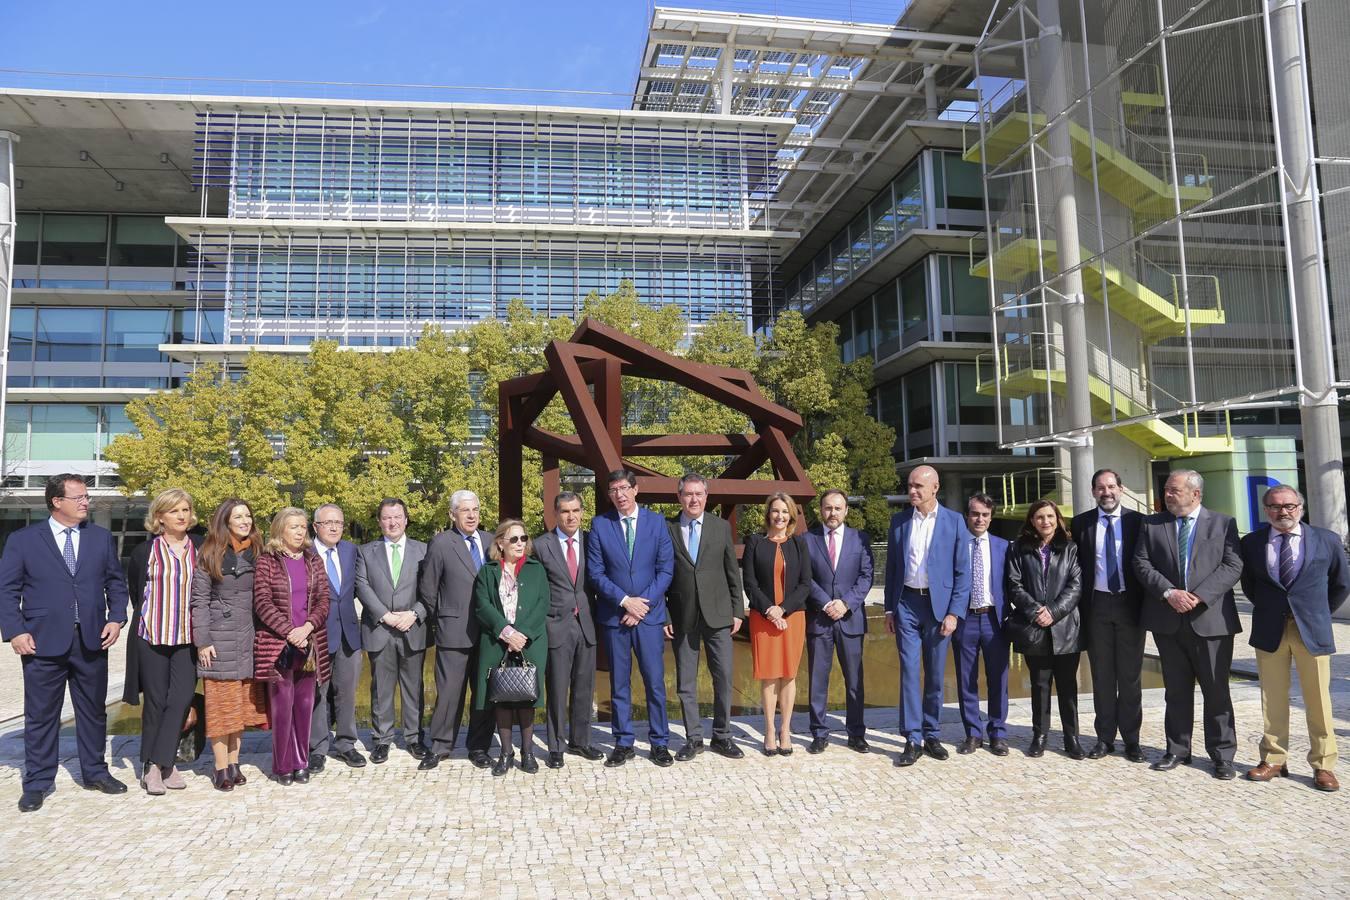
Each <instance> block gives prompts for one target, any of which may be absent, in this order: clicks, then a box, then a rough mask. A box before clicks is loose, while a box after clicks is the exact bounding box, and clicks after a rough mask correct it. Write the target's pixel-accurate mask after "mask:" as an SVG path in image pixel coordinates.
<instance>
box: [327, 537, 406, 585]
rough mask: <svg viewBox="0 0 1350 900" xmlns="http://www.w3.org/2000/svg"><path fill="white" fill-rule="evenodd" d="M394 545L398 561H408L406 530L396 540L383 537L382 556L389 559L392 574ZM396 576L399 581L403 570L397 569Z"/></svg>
mask: <svg viewBox="0 0 1350 900" xmlns="http://www.w3.org/2000/svg"><path fill="white" fill-rule="evenodd" d="M395 547H397V548H398V558H399V562H400V563H406V562H407V561H408V534H407V532H404V533H403V535H402V536H401V537H399V539H398V540H396V541H391V540H389V538H385V539H384V558H385V559H386V560H388V561H389V572H390V574H392V573H393V571H394V548H395ZM333 558H334V559H336V558H337V554H336V553H334V554H333ZM398 577H399V580H400V581H401V580H402V579H403V572H402V570H400V571H399V573H398Z"/></svg>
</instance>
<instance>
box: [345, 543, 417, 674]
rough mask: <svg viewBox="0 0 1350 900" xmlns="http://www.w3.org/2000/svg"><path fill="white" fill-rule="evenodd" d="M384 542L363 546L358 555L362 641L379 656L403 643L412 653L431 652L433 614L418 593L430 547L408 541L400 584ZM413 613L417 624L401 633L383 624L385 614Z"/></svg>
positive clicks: (405, 547) (357, 592) (357, 584)
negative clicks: (394, 643)
mask: <svg viewBox="0 0 1350 900" xmlns="http://www.w3.org/2000/svg"><path fill="white" fill-rule="evenodd" d="M384 544H385V541H384V538H383V537H382V538H380V539H379V540H376V541H371V542H370V543H368V544H362V545H361V546H360V547H358V548H357V551H356V578H355V582H356V596H358V597H360V598H361V640H362V643H364V645H365V648H366V650H368V651H370V652H371V653H378V652H379V651H381V650H383V649H384V648H385V647H388V646H389V644H390V642H391V641H400V640H401V641H403V649H404V650H406V651H408V652H409V653H416V652H418V651H419V650H425V649H427V619H428V618H430V611H429V610H428V609H427V606H426V603H424V602H423V600H422V597H421V595H420V594H419V593H418V589H417V585H418V573H419V571H420V570H421V567H422V561H423V560H424V559H425V558H426V555H427V545H426V544H424V543H422V542H421V541H415V540H413V539H412V538H407V539H406V540H405V541H404V551H403V564H402V566H401V567H400V569H399V576H398V584H397V585H395V584H394V575H393V572H392V571H391V570H390V568H389V552H388V551H387V550H385V547H384ZM407 610H412V611H413V612H415V613H416V614H417V623H416V624H414V625H413V627H412V628H409V629H408V630H407V631H399V630H398V629H397V628H394V627H393V626H392V625H385V624H384V623H383V622H381V621H380V620H381V619H383V618H384V616H385V613H390V612H405V611H407Z"/></svg>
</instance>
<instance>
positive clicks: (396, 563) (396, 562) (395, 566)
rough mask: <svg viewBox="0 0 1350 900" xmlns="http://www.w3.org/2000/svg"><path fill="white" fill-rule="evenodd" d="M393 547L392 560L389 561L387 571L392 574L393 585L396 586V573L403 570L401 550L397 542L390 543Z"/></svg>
mask: <svg viewBox="0 0 1350 900" xmlns="http://www.w3.org/2000/svg"><path fill="white" fill-rule="evenodd" d="M390 546H392V547H393V548H394V559H393V562H391V563H389V571H390V572H391V573H392V574H393V576H394V585H395V587H397V586H398V573H399V572H401V571H403V551H402V550H400V549H399V546H398V544H391V545H390Z"/></svg>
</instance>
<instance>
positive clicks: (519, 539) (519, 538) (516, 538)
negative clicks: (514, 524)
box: [502, 534, 529, 544]
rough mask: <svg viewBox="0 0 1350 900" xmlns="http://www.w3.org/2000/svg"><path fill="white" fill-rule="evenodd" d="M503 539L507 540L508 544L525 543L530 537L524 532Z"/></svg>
mask: <svg viewBox="0 0 1350 900" xmlns="http://www.w3.org/2000/svg"><path fill="white" fill-rule="evenodd" d="M502 540H504V541H506V542H507V543H508V544H523V543H525V542H526V541H528V540H529V538H528V537H526V536H525V535H523V534H516V535H512V536H511V537H509V538H503V539H502Z"/></svg>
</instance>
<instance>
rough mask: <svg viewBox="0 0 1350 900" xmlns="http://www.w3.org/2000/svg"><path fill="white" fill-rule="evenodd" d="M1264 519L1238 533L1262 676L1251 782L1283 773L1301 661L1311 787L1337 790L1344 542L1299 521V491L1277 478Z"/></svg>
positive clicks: (1349, 575)
mask: <svg viewBox="0 0 1350 900" xmlns="http://www.w3.org/2000/svg"><path fill="white" fill-rule="evenodd" d="M1261 504H1262V505H1263V506H1264V507H1265V510H1266V518H1267V519H1268V520H1269V523H1270V524H1268V525H1262V526H1261V527H1260V528H1257V529H1256V530H1255V531H1253V532H1252V533H1251V534H1249V535H1247V536H1246V537H1244V538H1243V539H1242V593H1244V594H1246V595H1247V599H1248V600H1250V601H1251V602H1252V633H1251V638H1250V642H1251V645H1252V646H1253V647H1255V648H1256V671H1257V672H1258V674H1260V676H1261V712H1262V717H1263V718H1264V719H1265V722H1264V729H1263V731H1264V734H1263V735H1262V736H1261V764H1260V765H1259V766H1257V767H1256V768H1254V769H1252V770H1250V771H1249V772H1247V777H1248V778H1249V779H1251V780H1252V781H1270V780H1271V779H1272V778H1274V777H1276V776H1277V775H1281V776H1287V775H1288V774H1289V768H1288V766H1286V765H1285V760H1287V759H1288V758H1289V688H1290V684H1289V665H1290V663H1291V662H1292V663H1293V664H1294V665H1295V666H1297V667H1298V683H1299V687H1300V688H1301V689H1302V692H1303V708H1304V710H1305V711H1306V713H1307V719H1308V741H1309V744H1310V745H1311V746H1310V747H1309V748H1308V763H1309V764H1310V765H1311V766H1312V769H1313V787H1315V788H1317V789H1318V790H1319V791H1327V792H1331V791H1336V790H1340V787H1341V785H1340V782H1338V781H1337V780H1336V773H1335V768H1336V759H1337V753H1336V730H1335V728H1334V726H1333V722H1332V714H1331V654H1333V653H1335V652H1336V643H1335V638H1334V634H1333V632H1332V628H1331V614H1332V613H1334V612H1335V611H1336V608H1337V607H1339V606H1340V605H1341V604H1342V603H1344V602H1345V598H1346V597H1347V596H1350V571H1347V569H1348V567H1347V565H1346V559H1345V546H1344V545H1343V544H1342V543H1341V541H1340V538H1339V537H1337V536H1336V534H1335V532H1332V531H1328V530H1327V529H1325V528H1317V527H1315V526H1313V525H1309V524H1306V523H1304V522H1302V521H1301V519H1302V518H1303V495H1302V494H1300V493H1299V492H1298V491H1297V490H1295V489H1294V488H1292V487H1289V486H1288V485H1285V484H1281V485H1277V486H1276V487H1273V488H1271V489H1270V490H1268V491H1266V493H1265V496H1264V497H1263V498H1262V499H1261Z"/></svg>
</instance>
